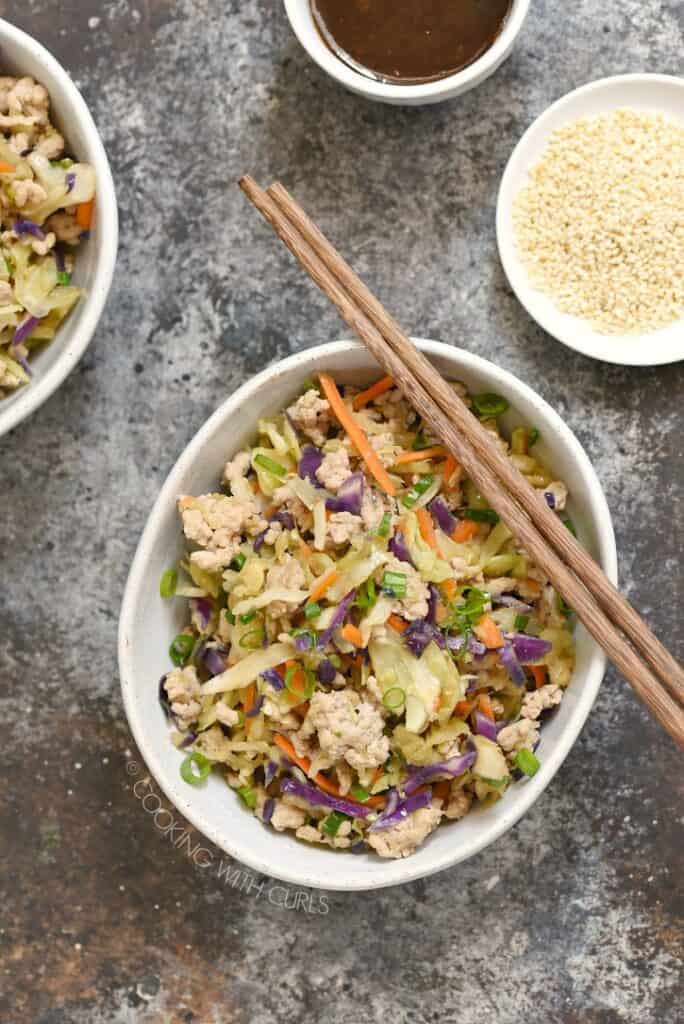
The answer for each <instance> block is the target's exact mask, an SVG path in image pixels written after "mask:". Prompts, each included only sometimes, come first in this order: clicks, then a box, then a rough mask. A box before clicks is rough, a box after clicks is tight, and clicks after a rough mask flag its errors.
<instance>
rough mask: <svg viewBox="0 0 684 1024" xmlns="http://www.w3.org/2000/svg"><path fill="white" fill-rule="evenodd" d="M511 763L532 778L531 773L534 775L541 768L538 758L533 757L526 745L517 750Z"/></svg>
mask: <svg viewBox="0 0 684 1024" xmlns="http://www.w3.org/2000/svg"><path fill="white" fill-rule="evenodd" d="M513 764H514V765H515V767H516V768H518V769H519V770H520V771H521V772H523V773H524V774H525V775H529V777H530V778H532V776H533V775H536V774H537V772H538V771H539V769H540V768H541V765H540V763H539V759H538V758H537V757H535V756H534V754H533V753H532V751H531V750H528V749H527V747H523V749H522V750H519V751H518V752H517V754H516V755H515V757H514V758H513Z"/></svg>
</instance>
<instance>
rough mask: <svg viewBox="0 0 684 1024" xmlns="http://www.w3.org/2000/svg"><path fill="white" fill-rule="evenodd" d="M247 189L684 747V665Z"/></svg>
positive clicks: (354, 299)
mask: <svg viewBox="0 0 684 1024" xmlns="http://www.w3.org/2000/svg"><path fill="white" fill-rule="evenodd" d="M239 185H240V188H241V189H242V191H243V192H244V193H245V195H246V196H247V197H248V199H249V200H250V201H251V202H252V203H253V204H254V206H255V207H256V208H257V210H259V212H260V213H261V214H262V215H263V217H264V218H265V219H266V220H267V221H268V222H269V223H270V225H271V226H272V227H273V229H274V230H275V232H276V234H277V235H278V236H279V237H280V238H281V239H282V241H283V242H284V243H285V245H286V246H287V247H288V249H289V250H290V251H291V252H292V253H293V254H294V256H296V258H297V259H298V260H299V262H300V263H301V265H302V266H303V267H304V269H305V270H306V271H307V273H308V274H309V275H310V276H311V277H312V278H313V280H314V282H315V283H316V284H317V285H318V287H319V288H320V289H321V290H322V291H323V292H324V293H325V294H326V295H327V296H328V298H329V299H330V300H331V302H332V303H333V304H334V305H335V307H336V308H337V310H338V312H339V313H340V315H341V317H342V319H343V320H344V321H345V322H346V323H347V324H348V325H349V327H351V328H352V330H353V331H354V332H355V333H356V334H357V335H358V336H359V338H360V339H361V341H362V342H363V343H364V345H365V346H366V347H367V348H368V350H369V351H370V352H371V354H372V355H373V356H374V357H375V359H376V360H377V362H378V363H379V364H380V366H381V367H382V368H383V369H384V370H385V372H386V373H387V374H389V375H390V376H391V377H392V378H393V380H394V381H395V383H396V384H397V386H398V387H399V388H400V389H401V390H402V392H403V393H404V395H405V396H406V398H407V399H408V401H409V402H410V403H411V405H412V406H413V407H414V408H415V409H416V411H417V412H418V413H420V415H421V416H422V417H423V419H424V420H425V422H426V423H427V424H428V425H429V427H430V428H431V431H432V432H433V433H434V435H435V436H436V437H439V438H440V440H441V441H442V442H443V443H444V445H445V447H446V448H447V449H448V451H450V452H451V453H452V454H453V455H454V457H455V458H456V459H457V460H458V461H459V463H460V464H461V466H462V467H463V469H464V470H465V473H466V474H467V476H469V477H470V479H471V480H472V481H473V483H474V484H475V485H476V487H477V489H478V490H479V492H480V493H481V494H482V495H483V496H484V497H485V498H486V499H487V501H488V502H489V504H490V506H491V507H492V508H493V509H494V510H495V511H496V512H497V513H498V515H499V516H500V517H501V519H502V520H503V521H504V522H505V523H506V525H507V526H508V528H509V529H510V530H511V531H512V533H513V535H514V537H515V538H516V541H517V543H518V544H519V545H521V546H522V547H523V548H524V550H525V551H527V552H528V554H529V555H530V557H531V558H532V559H533V561H534V562H535V563H536V564H537V565H538V566H539V568H540V569H542V570H543V572H544V573H545V574H546V575H547V576H548V578H549V580H550V581H551V583H552V584H553V586H554V588H555V589H556V591H557V592H558V593H559V594H560V595H561V596H562V597H563V599H564V600H565V602H566V603H567V604H568V605H569V606H570V607H571V608H572V609H573V611H575V612H576V614H577V616H578V618H579V619H580V620H581V621H582V623H583V624H584V626H585V627H586V629H587V630H588V632H589V633H591V635H592V636H593V637H594V639H595V640H596V642H597V643H598V644H600V646H601V647H603V649H604V650H605V652H606V654H607V655H608V657H609V658H610V660H611V661H612V662H613V664H614V665H615V666H616V667H617V668H618V669H619V671H620V672H621V673H622V675H623V676H624V677H625V679H626V680H627V681H628V682H629V683H630V684H631V686H632V687H633V688H634V690H635V692H636V694H637V695H638V696H639V698H640V699H641V700H642V701H643V702H644V704H645V705H646V706H647V708H649V710H650V711H651V712H652V713H653V714H654V715H655V716H656V718H657V719H658V721H659V722H660V723H661V725H662V726H663V728H664V729H666V731H667V732H668V733H669V734H670V735H671V736H672V738H673V739H674V740H675V741H676V742H677V743H678V744H679V746H680V747H681V748H683V749H684V671H683V670H682V667H681V666H680V665H679V663H678V662H677V661H676V660H675V659H674V658H673V657H672V655H671V654H670V653H669V651H668V650H667V649H666V648H665V647H664V646H663V645H662V644H661V642H660V641H659V640H658V638H657V637H656V636H655V634H654V633H653V632H651V630H650V629H649V627H648V626H647V625H646V623H645V622H644V621H643V619H642V618H641V617H640V616H639V614H638V613H637V612H636V611H635V610H634V608H632V606H631V605H630V604H629V602H628V601H627V600H625V598H624V597H623V596H622V595H621V594H620V592H619V591H618V590H617V589H616V588H615V587H614V586H613V584H612V583H611V582H610V580H609V579H608V578H607V576H606V575H605V574H604V573H603V571H602V570H601V568H600V567H599V566H598V565H597V564H596V563H595V562H594V561H593V559H592V558H591V557H590V556H589V555H588V554H587V552H586V551H585V550H584V548H582V547H581V546H580V544H579V543H578V542H577V540H576V539H575V538H574V536H573V535H572V533H571V532H570V531H569V530H568V529H567V527H566V526H565V525H564V524H563V523H562V522H561V521H560V519H559V518H558V517H557V516H556V515H555V514H554V513H553V512H552V510H551V509H550V508H549V507H548V505H547V503H546V501H545V499H544V497H543V494H541V493H540V492H539V491H536V490H535V489H534V488H533V487H532V485H531V484H530V483H529V482H528V481H527V480H526V479H525V477H524V476H523V475H522V474H521V473H520V472H519V471H518V470H517V469H516V468H515V466H514V465H513V464H512V463H511V462H510V461H509V460H508V459H507V458H506V457H505V456H504V455H503V454H502V453H501V452H500V451H499V449H498V448H497V447H496V445H495V444H494V442H493V440H492V438H491V435H490V434H489V433H488V432H487V431H486V430H485V428H484V427H483V426H482V424H481V423H480V421H479V420H478V419H477V418H476V417H475V416H474V415H473V414H472V413H471V412H470V410H469V409H468V408H467V406H466V405H465V404H464V402H463V401H462V400H461V399H460V398H459V396H458V395H457V394H456V393H455V392H454V391H453V389H452V388H450V387H449V385H448V384H447V382H446V381H445V380H444V379H443V378H442V376H441V375H440V374H439V373H438V372H437V370H435V368H434V367H433V366H432V364H431V363H430V362H429V361H428V360H427V359H426V357H425V356H424V355H423V354H422V353H421V352H419V351H418V349H417V348H416V346H415V345H414V344H413V342H412V341H411V340H410V339H409V338H408V337H407V335H406V334H405V333H404V332H403V331H402V329H401V327H400V326H399V325H398V324H397V323H396V321H395V320H394V319H393V318H392V317H391V316H390V315H389V313H388V312H387V310H386V309H384V307H383V306H382V305H381V303H380V302H379V301H378V299H376V298H375V296H374V295H373V294H372V292H370V291H369V289H368V288H367V287H366V286H365V285H364V283H363V282H362V281H361V280H360V278H358V277H357V276H356V274H355V273H354V271H353V270H352V269H351V267H350V266H349V264H348V263H346V262H345V260H344V259H343V258H342V256H341V255H340V254H339V253H338V252H337V251H336V249H335V248H334V247H333V246H332V245H331V243H330V242H329V241H328V239H327V238H326V237H325V235H323V234H322V232H321V231H320V230H319V228H317V227H316V225H315V224H314V223H313V221H312V220H311V219H310V218H309V217H308V216H307V214H306V213H305V212H304V211H303V210H302V209H301V207H300V206H299V205H298V204H297V203H296V202H295V200H294V199H293V198H292V196H290V195H289V194H288V192H287V191H286V190H285V189H284V188H283V186H282V185H281V184H279V183H276V184H274V185H271V187H270V188H269V189H268V190H266V191H264V190H263V189H262V188H260V187H259V185H257V184H256V182H255V181H254V180H253V179H252V178H250V177H248V176H247V177H243V178H241V179H240V181H239Z"/></svg>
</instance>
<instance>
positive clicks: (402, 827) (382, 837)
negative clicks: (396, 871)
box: [366, 800, 442, 858]
mask: <svg viewBox="0 0 684 1024" xmlns="http://www.w3.org/2000/svg"><path fill="white" fill-rule="evenodd" d="M441 817H442V808H441V806H440V804H439V801H438V800H433V801H432V803H431V804H429V805H428V806H427V807H421V808H420V809H419V810H417V811H414V812H413V814H409V815H408V817H406V818H404V820H403V821H400V822H399V824H398V825H393V826H392V827H391V828H383V829H378V830H377V832H370V831H369V832H367V833H366V837H367V840H368V844H369V846H372V847H373V849H374V850H375V852H376V853H377V854H379V855H380V856H381V857H397V858H398V857H408V856H409V855H410V854H411V853H413V851H414V850H416V849H417V848H418V847H419V846H420V845H421V843H423V842H424V841H425V839H427V837H428V836H429V835H430V833H431V832H433V831H434V830H435V829H436V828H437V826H438V825H439V822H440V820H441Z"/></svg>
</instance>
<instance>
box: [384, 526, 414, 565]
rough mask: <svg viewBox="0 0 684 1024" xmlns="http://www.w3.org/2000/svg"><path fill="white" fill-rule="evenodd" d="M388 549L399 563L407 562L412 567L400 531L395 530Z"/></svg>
mask: <svg viewBox="0 0 684 1024" xmlns="http://www.w3.org/2000/svg"><path fill="white" fill-rule="evenodd" d="M389 549H390V551H391V552H392V554H393V555H394V557H395V558H398V559H399V561H400V562H408V563H409V565H413V562H412V561H411V555H410V553H409V549H408V548H407V546H406V541H405V540H404V535H403V533H402V532H401V530H395V531H394V534H393V536H392V539H391V540H390V542H389Z"/></svg>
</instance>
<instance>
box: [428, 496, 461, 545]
mask: <svg viewBox="0 0 684 1024" xmlns="http://www.w3.org/2000/svg"><path fill="white" fill-rule="evenodd" d="M428 508H429V509H430V512H432V515H433V518H434V520H435V522H436V523H437V525H438V526H439V528H440V530H443V531H444V533H446V535H447V537H450V536H451V534H452V533H453V532H454V530H455V529H456V519H455V518H454V516H452V514H451V512H450V511H449V508H448V506H447V503H446V502H445V500H444V498H440V497H439V495H438V496H437V497H436V498H433V499H432V501H431V502H430V504H429V505H428Z"/></svg>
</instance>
